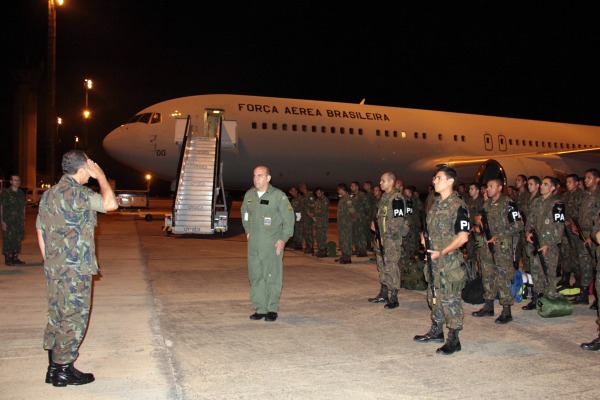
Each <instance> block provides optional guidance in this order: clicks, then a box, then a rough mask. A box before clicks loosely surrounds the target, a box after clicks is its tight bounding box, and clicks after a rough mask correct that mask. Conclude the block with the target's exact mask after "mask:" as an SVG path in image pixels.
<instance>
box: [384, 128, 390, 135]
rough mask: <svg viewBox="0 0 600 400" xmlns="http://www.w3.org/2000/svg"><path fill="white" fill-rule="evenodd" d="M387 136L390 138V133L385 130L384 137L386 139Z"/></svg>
mask: <svg viewBox="0 0 600 400" xmlns="http://www.w3.org/2000/svg"><path fill="white" fill-rule="evenodd" d="M388 136H390V132H388V130H387V129H386V131H385V137H388Z"/></svg>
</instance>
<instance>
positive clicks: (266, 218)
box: [265, 217, 271, 226]
mask: <svg viewBox="0 0 600 400" xmlns="http://www.w3.org/2000/svg"><path fill="white" fill-rule="evenodd" d="M265 226H271V218H270V217H265Z"/></svg>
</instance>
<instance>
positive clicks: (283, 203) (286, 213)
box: [278, 194, 295, 245]
mask: <svg viewBox="0 0 600 400" xmlns="http://www.w3.org/2000/svg"><path fill="white" fill-rule="evenodd" d="M278 207H279V215H280V216H281V223H282V230H281V237H280V238H279V239H280V240H282V241H283V244H284V245H285V243H286V242H287V241H288V240H289V238H291V237H292V236H293V235H294V219H295V218H294V217H295V215H294V209H293V208H292V205H291V204H290V201H289V200H288V198H287V196H286V195H285V194H282V196H281V199H280V201H279V204H278Z"/></svg>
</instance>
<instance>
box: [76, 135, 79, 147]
mask: <svg viewBox="0 0 600 400" xmlns="http://www.w3.org/2000/svg"><path fill="white" fill-rule="evenodd" d="M77 143H79V136H75V150H77Z"/></svg>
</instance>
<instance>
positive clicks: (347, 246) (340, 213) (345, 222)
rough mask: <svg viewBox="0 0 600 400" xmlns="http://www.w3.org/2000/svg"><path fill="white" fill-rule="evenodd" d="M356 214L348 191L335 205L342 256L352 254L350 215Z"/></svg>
mask: <svg viewBox="0 0 600 400" xmlns="http://www.w3.org/2000/svg"><path fill="white" fill-rule="evenodd" d="M353 214H356V210H355V209H354V203H353V201H352V197H350V195H349V194H348V193H346V194H345V195H343V196H342V197H340V200H339V202H338V207H337V225H338V236H339V241H340V248H341V249H342V257H350V256H352V226H353V223H352V215H353Z"/></svg>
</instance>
